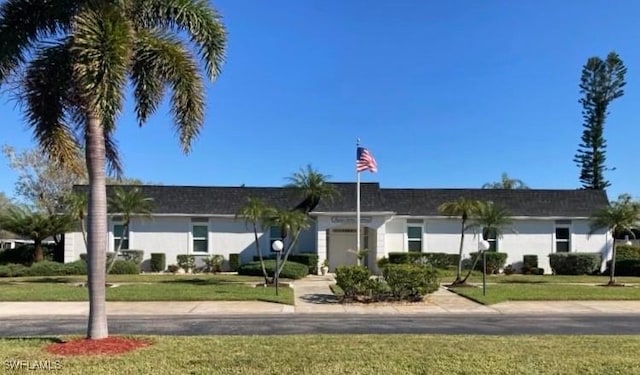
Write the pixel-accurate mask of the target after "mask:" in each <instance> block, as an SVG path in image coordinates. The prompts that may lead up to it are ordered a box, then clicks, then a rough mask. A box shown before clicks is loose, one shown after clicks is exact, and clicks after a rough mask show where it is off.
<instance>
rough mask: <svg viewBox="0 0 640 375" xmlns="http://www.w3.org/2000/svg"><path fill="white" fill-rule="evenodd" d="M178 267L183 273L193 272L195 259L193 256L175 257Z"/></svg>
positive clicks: (182, 255)
mask: <svg viewBox="0 0 640 375" xmlns="http://www.w3.org/2000/svg"><path fill="white" fill-rule="evenodd" d="M176 259H177V260H178V267H180V268H182V269H183V270H185V271H189V270H193V269H194V268H195V266H196V257H195V256H194V255H188V254H181V255H178V256H177V257H176Z"/></svg>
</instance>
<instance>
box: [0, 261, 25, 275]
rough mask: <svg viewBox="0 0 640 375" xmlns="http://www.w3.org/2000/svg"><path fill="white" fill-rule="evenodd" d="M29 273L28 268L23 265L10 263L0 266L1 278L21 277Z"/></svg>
mask: <svg viewBox="0 0 640 375" xmlns="http://www.w3.org/2000/svg"><path fill="white" fill-rule="evenodd" d="M26 273H27V267H25V266H24V265H22V264H14V263H9V264H5V265H1V266H0V277H21V276H25V275H26Z"/></svg>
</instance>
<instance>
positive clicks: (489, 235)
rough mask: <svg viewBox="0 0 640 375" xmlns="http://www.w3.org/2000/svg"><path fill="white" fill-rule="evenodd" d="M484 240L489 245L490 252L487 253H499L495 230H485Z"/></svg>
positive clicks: (483, 232) (483, 231)
mask: <svg viewBox="0 0 640 375" xmlns="http://www.w3.org/2000/svg"><path fill="white" fill-rule="evenodd" d="M482 239H483V240H485V241H487V242H488V243H489V250H487V251H498V235H497V233H496V230H495V229H487V228H485V229H483V230H482Z"/></svg>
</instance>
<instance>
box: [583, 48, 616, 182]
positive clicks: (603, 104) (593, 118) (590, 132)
mask: <svg viewBox="0 0 640 375" xmlns="http://www.w3.org/2000/svg"><path fill="white" fill-rule="evenodd" d="M626 72H627V68H626V67H625V66H624V63H623V62H622V60H621V59H620V56H618V54H616V53H615V52H611V53H609V55H607V58H606V60H602V59H601V58H599V57H591V58H589V59H588V60H587V63H586V64H585V65H584V67H583V68H582V77H581V79H580V93H581V94H583V95H584V97H583V98H582V99H580V104H582V108H583V109H582V118H583V120H584V123H583V126H584V131H583V133H582V138H581V143H580V145H579V148H578V152H577V153H576V156H575V158H574V162H575V163H576V164H577V166H578V167H580V182H581V183H582V187H583V188H584V189H595V190H604V189H606V188H607V187H608V186H610V185H611V184H610V183H609V181H607V180H606V179H605V178H604V171H605V170H606V169H607V168H606V166H605V161H606V154H605V150H606V147H607V143H606V140H605V138H604V123H605V121H606V118H607V115H608V114H609V112H608V107H609V104H610V103H611V102H612V101H613V100H615V99H617V98H619V97H621V96H622V95H624V90H623V87H624V86H625V84H626V82H625V80H624V76H625V74H626Z"/></svg>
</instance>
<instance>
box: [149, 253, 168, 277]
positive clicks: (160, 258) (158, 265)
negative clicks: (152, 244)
mask: <svg viewBox="0 0 640 375" xmlns="http://www.w3.org/2000/svg"><path fill="white" fill-rule="evenodd" d="M166 264H167V256H166V255H165V254H164V253H151V261H150V266H151V272H162V271H164V269H165V268H166Z"/></svg>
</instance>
